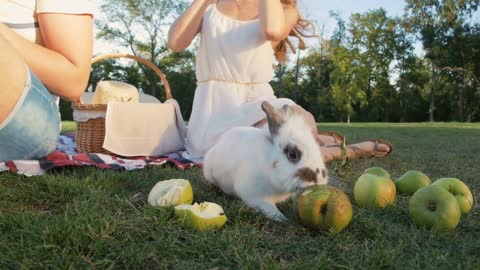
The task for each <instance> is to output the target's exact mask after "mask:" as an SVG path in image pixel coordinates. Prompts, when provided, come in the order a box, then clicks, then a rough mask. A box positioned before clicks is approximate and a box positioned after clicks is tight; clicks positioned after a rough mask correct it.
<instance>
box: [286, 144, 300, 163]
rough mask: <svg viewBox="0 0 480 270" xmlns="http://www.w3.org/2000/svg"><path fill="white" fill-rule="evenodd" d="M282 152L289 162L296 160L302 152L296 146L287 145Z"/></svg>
mask: <svg viewBox="0 0 480 270" xmlns="http://www.w3.org/2000/svg"><path fill="white" fill-rule="evenodd" d="M283 152H284V153H285V155H286V156H287V158H288V160H290V161H291V162H298V161H299V160H300V157H301V155H302V152H300V150H298V148H297V147H296V146H295V147H291V146H287V147H285V149H284V150H283Z"/></svg>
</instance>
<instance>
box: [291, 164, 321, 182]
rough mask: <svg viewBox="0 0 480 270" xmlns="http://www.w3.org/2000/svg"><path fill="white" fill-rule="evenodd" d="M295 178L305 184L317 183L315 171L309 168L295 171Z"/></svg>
mask: <svg viewBox="0 0 480 270" xmlns="http://www.w3.org/2000/svg"><path fill="white" fill-rule="evenodd" d="M295 176H297V177H298V178H300V179H302V180H303V181H305V182H313V183H317V182H318V177H317V173H315V171H313V170H312V169H310V168H301V169H300V170H298V171H297V173H296V174H295Z"/></svg>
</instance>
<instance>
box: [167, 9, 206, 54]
mask: <svg viewBox="0 0 480 270" xmlns="http://www.w3.org/2000/svg"><path fill="white" fill-rule="evenodd" d="M211 2H212V0H194V1H193V3H192V5H191V6H190V7H189V8H188V9H187V11H185V13H184V14H183V15H182V16H180V18H178V19H177V20H176V21H175V22H174V23H173V25H172V27H170V31H168V48H170V50H172V51H174V52H180V51H183V50H185V49H186V48H187V47H188V46H190V43H192V40H193V39H194V38H195V36H196V35H197V34H198V33H199V32H200V30H201V27H202V18H203V14H204V13H205V10H206V9H207V7H208V6H209V5H210V3H211Z"/></svg>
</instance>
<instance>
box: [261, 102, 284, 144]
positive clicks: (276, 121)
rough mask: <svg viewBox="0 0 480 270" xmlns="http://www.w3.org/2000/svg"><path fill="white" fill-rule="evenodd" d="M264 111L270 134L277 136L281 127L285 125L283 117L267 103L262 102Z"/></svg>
mask: <svg viewBox="0 0 480 270" xmlns="http://www.w3.org/2000/svg"><path fill="white" fill-rule="evenodd" d="M262 110H263V111H264V112H265V114H267V121H268V129H269V130H270V134H271V135H272V136H275V135H277V134H278V130H279V129H280V126H281V125H282V124H283V116H282V115H281V114H280V113H279V112H278V111H277V110H275V108H273V106H272V105H271V104H270V103H268V102H267V101H264V102H262Z"/></svg>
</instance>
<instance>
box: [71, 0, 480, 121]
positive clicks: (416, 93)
mask: <svg viewBox="0 0 480 270" xmlns="http://www.w3.org/2000/svg"><path fill="white" fill-rule="evenodd" d="M479 2H480V0H428V1H420V0H406V8H405V13H404V15H403V16H402V17H391V16H388V14H387V13H386V11H385V10H383V9H376V10H370V11H368V12H365V13H355V14H352V15H351V16H350V18H348V20H345V19H343V18H342V17H341V16H340V15H338V14H336V13H331V16H332V17H333V18H335V19H336V20H337V27H336V29H335V31H334V34H333V35H332V36H331V37H330V38H325V37H323V35H322V36H321V37H320V39H319V40H320V43H319V44H320V46H314V47H312V48H310V49H309V50H307V51H305V52H301V53H300V54H298V55H291V57H290V58H291V59H290V62H287V63H286V64H282V65H278V66H277V68H276V70H275V78H274V80H273V81H272V82H271V85H272V87H273V88H274V90H275V93H276V95H277V96H278V97H286V98H290V99H292V100H295V101H296V102H297V103H298V104H299V105H300V106H302V107H304V108H305V109H307V110H308V111H310V112H311V113H312V114H313V115H314V117H315V118H316V120H317V121H322V122H323V121H347V122H348V121H350V120H351V121H385V122H387V121H388V122H397V121H427V120H439V121H469V122H470V121H480V106H479V105H478V104H480V50H479V49H478V48H480V25H479V24H478V20H477V21H475V19H474V17H475V16H477V15H478V11H477V9H478V5H479ZM186 5H187V3H186V2H184V1H170V0H161V1H154V0H150V1H140V2H139V1H132V0H121V1H117V0H107V1H105V2H104V4H103V6H102V8H101V9H102V11H103V12H104V14H105V16H106V18H105V19H101V20H99V21H98V22H97V27H98V28H99V30H100V31H99V35H98V37H99V38H102V39H105V40H107V41H110V42H114V43H115V44H117V45H120V46H122V47H124V48H126V49H128V50H130V51H131V53H133V54H136V55H139V56H141V57H144V58H145V59H147V60H149V61H151V62H153V63H155V64H156V65H157V66H159V67H160V69H161V70H162V71H163V72H164V73H165V74H166V75H167V78H168V80H169V82H170V85H171V87H172V92H173V95H174V98H175V99H177V101H179V103H180V106H181V108H182V111H183V114H184V118H185V119H188V116H189V115H190V110H191V105H192V101H193V96H194V90H195V88H196V82H195V54H194V53H193V50H194V49H195V48H192V50H187V51H185V52H182V53H172V52H170V51H169V50H168V49H167V47H166V31H167V30H168V26H169V25H170V24H171V23H172V21H173V20H174V19H175V18H176V17H178V15H179V14H180V13H181V12H182V11H183V10H184V9H185V8H186ZM193 47H195V46H193ZM421 49H423V50H424V52H425V53H424V54H421V53H420V54H418V51H419V50H421ZM297 56H299V57H300V58H299V59H298V61H296V60H297V59H295V58H297ZM294 59H295V61H294ZM100 79H113V80H121V81H125V82H129V83H131V84H134V85H136V86H137V87H138V88H139V89H140V90H141V91H143V92H145V93H148V94H152V95H154V96H156V97H158V98H160V99H162V100H163V98H164V97H163V91H158V89H162V86H161V83H160V81H159V79H158V78H157V76H156V75H155V74H153V73H152V72H151V71H150V70H148V69H145V67H143V66H142V65H137V64H136V63H131V62H128V63H126V62H123V61H103V62H101V63H98V64H95V65H94V67H93V71H92V77H91V84H90V88H91V89H94V85H95V84H96V82H98V80H100ZM62 108H63V109H62V110H64V111H68V110H69V106H65V105H63V106H62Z"/></svg>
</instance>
